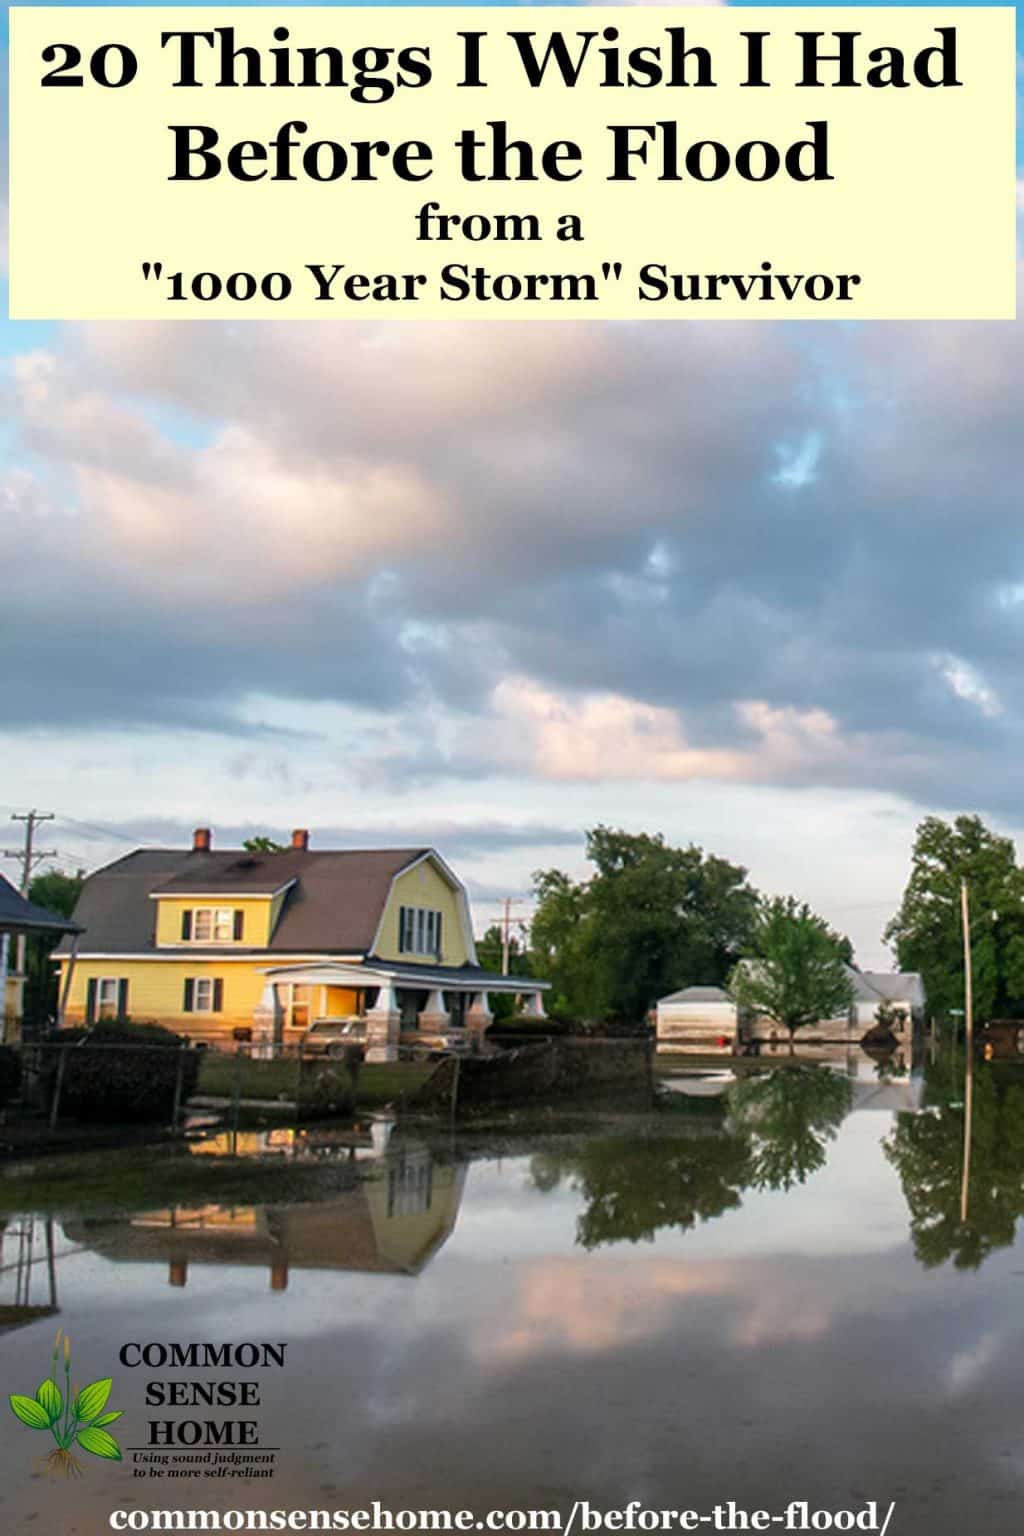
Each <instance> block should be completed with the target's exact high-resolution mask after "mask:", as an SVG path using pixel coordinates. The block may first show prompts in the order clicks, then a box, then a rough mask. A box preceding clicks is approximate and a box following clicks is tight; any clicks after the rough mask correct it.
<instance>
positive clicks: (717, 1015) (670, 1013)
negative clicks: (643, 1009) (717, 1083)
mask: <svg viewBox="0 0 1024 1536" xmlns="http://www.w3.org/2000/svg"><path fill="white" fill-rule="evenodd" d="M657 1020H658V1050H659V1051H679V1052H686V1051H699V1052H701V1053H702V1054H706V1053H707V1052H709V1051H722V1052H723V1053H725V1054H729V1053H731V1051H732V1048H733V1044H734V1042H735V1040H736V1026H737V1020H738V1014H737V1009H736V1004H735V1003H734V1002H733V1000H732V998H731V997H730V996H729V994H728V993H727V992H723V991H722V989H721V987H684V988H683V990H682V991H681V992H673V993H671V994H670V995H669V996H668V997H663V998H660V999H659V1001H658V1007H657Z"/></svg>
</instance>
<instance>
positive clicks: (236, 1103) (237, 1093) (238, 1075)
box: [231, 1046, 242, 1153]
mask: <svg viewBox="0 0 1024 1536" xmlns="http://www.w3.org/2000/svg"><path fill="white" fill-rule="evenodd" d="M241 1098H242V1048H241V1046H238V1047H237V1048H236V1050H235V1087H234V1092H233V1093H232V1095H231V1135H232V1137H233V1138H234V1140H233V1144H232V1148H231V1150H232V1152H233V1153H234V1152H237V1151H238V1113H239V1109H240V1107H241Z"/></svg>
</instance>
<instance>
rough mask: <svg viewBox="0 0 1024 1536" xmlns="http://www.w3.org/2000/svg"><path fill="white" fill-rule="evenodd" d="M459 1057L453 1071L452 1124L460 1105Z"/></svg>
mask: <svg viewBox="0 0 1024 1536" xmlns="http://www.w3.org/2000/svg"><path fill="white" fill-rule="evenodd" d="M459 1065H460V1063H459V1058H458V1056H456V1057H455V1071H454V1072H453V1073H452V1124H453V1125H454V1124H455V1116H456V1113H457V1111H458V1107H459Z"/></svg>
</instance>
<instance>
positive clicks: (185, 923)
mask: <svg viewBox="0 0 1024 1536" xmlns="http://www.w3.org/2000/svg"><path fill="white" fill-rule="evenodd" d="M244 933H245V913H244V912H243V911H242V910H241V908H239V907H193V908H192V909H191V910H190V911H187V912H183V913H182V914H181V938H182V942H183V943H185V944H237V943H239V942H240V941H241V939H242V937H243V936H244Z"/></svg>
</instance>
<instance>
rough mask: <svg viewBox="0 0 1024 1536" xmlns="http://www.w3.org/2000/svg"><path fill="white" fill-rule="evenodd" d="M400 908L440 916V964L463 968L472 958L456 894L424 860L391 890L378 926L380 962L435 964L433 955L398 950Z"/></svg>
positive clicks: (399, 879) (399, 877)
mask: <svg viewBox="0 0 1024 1536" xmlns="http://www.w3.org/2000/svg"><path fill="white" fill-rule="evenodd" d="M401 907H428V908H433V909H434V910H435V911H437V912H440V913H441V961H440V963H441V964H442V965H465V964H466V962H467V961H468V960H470V959H471V958H472V957H471V955H470V954H469V953H468V951H467V948H466V939H465V935H464V933H463V931H462V913H461V909H460V903H459V898H458V894H457V892H456V891H454V890H453V889H452V887H451V885H449V883H448V881H447V880H446V879H445V878H444V876H443V875H442V874H441V871H440V870H439V869H438V868H437V866H436V865H435V864H433V863H432V862H430V861H429V860H424V861H423V863H421V864H418V865H417V866H416V868H415V869H409V870H406V872H405V873H404V874H401V875H399V876H398V878H397V879H396V880H395V883H394V885H393V886H392V888H391V894H390V895H389V897H388V900H387V905H386V906H385V908H384V916H383V919H382V921H381V925H380V933H379V935H378V939H377V945H376V953H377V954H378V955H379V956H380V958H381V959H382V960H421V959H422V960H423V961H425V962H426V963H432V964H436V963H437V960H436V958H435V956H433V955H423V956H421V955H418V954H415V953H410V952H409V951H406V952H405V953H401V952H400V951H399V948H398V913H399V909H400V908H401Z"/></svg>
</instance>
